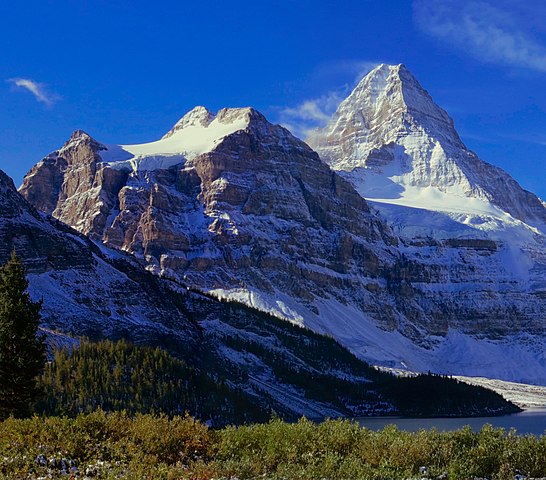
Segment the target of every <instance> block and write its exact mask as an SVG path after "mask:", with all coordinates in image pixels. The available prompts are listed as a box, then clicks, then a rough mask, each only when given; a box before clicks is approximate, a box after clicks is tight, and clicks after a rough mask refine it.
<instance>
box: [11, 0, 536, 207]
mask: <svg viewBox="0 0 546 480" xmlns="http://www.w3.org/2000/svg"><path fill="white" fill-rule="evenodd" d="M544 18H546V3H545V4H542V2H520V1H515V0H495V1H490V0H480V1H471V0H456V1H452V0H415V1H410V0H375V1H366V0H355V1H353V0H347V1H340V0H337V1H329V0H322V1H317V0H315V1H307V0H305V1H303V0H302V1H298V0H279V1H273V0H272V1H256V0H254V1H237V0H234V1H229V2H226V1H207V0H201V1H200V2H192V1H182V0H178V1H161V0H158V1H156V2H149V1H141V0H133V1H121V0H109V1H86V0H78V1H68V0H39V1H34V0H28V1H25V2H2V3H1V5H0V45H2V50H1V55H0V106H1V108H0V168H1V169H3V170H4V171H6V172H7V173H8V174H9V175H11V176H12V177H13V178H14V180H15V183H16V184H19V183H20V181H21V179H22V176H23V175H24V173H26V171H28V169H29V168H30V167H31V166H32V165H33V164H35V163H36V162H37V161H38V160H39V159H40V158H41V157H43V156H44V155H46V154H47V153H49V152H50V151H53V150H55V149H57V148H59V147H60V146H61V145H62V144H63V143H64V141H65V140H66V139H67V138H68V137H69V136H70V133H71V132H72V131H73V130H75V129H77V128H81V129H84V130H86V131H87V132H88V133H90V134H91V135H92V136H93V137H95V138H96V139H97V140H99V141H102V142H105V143H141V142H144V141H150V140H155V139H157V138H159V137H160V136H161V135H163V134H164V133H165V132H166V131H167V130H168V129H169V128H170V127H171V126H172V124H174V123H175V122H176V120H177V119H178V118H180V117H181V116H182V115H183V114H184V113H185V112H186V111H188V110H189V109H191V108H193V107H194V106H195V105H205V106H207V107H208V108H209V109H211V110H217V109H219V108H222V107H232V106H247V105H252V106H254V107H255V108H257V109H258V110H260V111H262V112H263V113H264V114H265V115H266V116H267V117H268V118H269V119H270V120H271V121H273V122H283V123H285V124H290V125H292V126H293V128H294V130H296V131H297V132H299V133H300V132H303V131H305V130H306V129H307V128H309V127H311V126H314V125H318V124H320V123H321V122H323V121H324V119H325V118H326V116H327V114H329V113H331V111H332V110H333V109H334V108H335V105H336V102H337V101H338V100H340V99H341V98H343V96H344V95H346V94H347V93H348V91H349V90H350V88H351V87H353V86H354V85H355V83H356V82H357V80H358V78H359V76H361V75H363V74H364V73H366V71H367V70H369V69H370V67H371V66H372V65H374V64H377V63H382V62H384V63H405V64H406V65H407V67H408V68H409V69H410V70H411V71H412V72H413V73H414V75H415V76H416V77H417V78H418V80H419V81H420V82H421V84H422V85H423V86H424V87H425V88H426V89H427V90H428V91H429V92H430V94H431V95H432V97H433V98H434V99H435V100H436V102H437V103H438V104H440V105H441V106H442V107H443V108H445V109H446V110H447V111H448V112H449V113H450V115H451V116H452V117H453V118H454V120H455V125H456V127H457V129H458V131H459V133H460V135H461V137H462V139H463V141H464V142H465V143H466V144H467V145H468V146H469V147H470V148H471V149H472V150H474V151H475V152H476V153H478V155H479V156H480V157H481V158H483V159H484V160H486V161H488V162H490V163H493V164H495V165H498V166H500V167H502V168H504V169H505V170H507V171H508V172H509V173H510V174H512V175H513V176H514V177H515V178H516V179H517V180H518V181H519V182H520V183H521V184H522V185H523V186H524V188H527V189H528V190H531V191H534V192H535V193H537V194H539V195H540V196H541V197H542V198H543V199H546V88H544V85H545V84H546V23H544V22H543V21H542V20H543V19H544Z"/></svg>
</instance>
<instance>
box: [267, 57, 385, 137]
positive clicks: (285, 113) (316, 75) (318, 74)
mask: <svg viewBox="0 0 546 480" xmlns="http://www.w3.org/2000/svg"><path fill="white" fill-rule="evenodd" d="M380 63H382V62H371V61H367V60H354V59H353V60H346V59H345V60H335V61H330V62H326V63H323V64H321V65H319V66H318V67H317V68H316V69H315V71H314V72H313V74H312V77H313V83H314V84H315V85H316V84H319V85H330V87H329V88H328V87H327V88H326V90H327V93H325V94H323V95H320V96H318V97H315V98H308V99H304V100H302V101H301V102H300V103H298V104H297V105H296V106H291V107H283V108H280V109H279V108H277V109H276V110H277V111H278V122H279V123H280V124H281V125H283V126H284V127H286V128H288V129H289V130H290V131H291V132H292V133H293V134H294V135H296V136H297V137H299V138H308V137H309V136H310V135H312V133H313V132H314V131H315V130H316V129H317V128H320V127H323V126H325V125H326V123H328V120H329V119H330V117H331V116H332V114H333V113H334V112H335V111H336V109H337V107H338V106H339V104H340V103H341V101H342V100H343V99H344V98H346V97H347V95H348V94H349V93H350V91H351V90H352V89H353V88H354V86H355V85H356V84H357V83H358V82H360V80H362V78H363V77H364V76H365V75H366V74H368V73H369V72H370V71H371V70H373V69H374V68H375V67H377V65H379V64H380ZM331 85H336V87H333V88H332V87H331Z"/></svg>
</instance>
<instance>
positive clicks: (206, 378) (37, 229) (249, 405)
mask: <svg viewBox="0 0 546 480" xmlns="http://www.w3.org/2000/svg"><path fill="white" fill-rule="evenodd" d="M79 135H80V136H81V135H82V134H79ZM88 142H89V138H88V137H84V139H83V143H84V144H86V145H88V144H89V143H88ZM107 175H109V174H106V175H104V176H101V178H105V177H106V176H107ZM0 194H1V195H0V246H1V247H0V262H5V261H6V260H7V259H8V258H9V256H10V254H11V251H12V250H13V248H15V249H16V251H17V254H18V255H19V257H20V258H22V260H23V262H24V265H25V267H26V269H27V271H28V277H29V292H30V293H31V295H32V296H33V297H34V298H36V299H40V298H42V299H43V325H42V327H43V330H44V331H45V332H46V333H47V335H48V337H49V340H50V343H53V344H61V345H62V344H69V345H70V346H71V347H75V346H77V344H78V341H77V338H76V337H78V336H80V335H84V336H88V337H91V338H93V339H96V340H98V339H102V338H113V339H118V338H124V339H130V340H132V341H133V342H136V343H138V344H141V345H154V346H155V345H157V346H161V347H162V348H164V349H167V350H168V351H169V352H171V353H172V354H174V355H175V356H177V357H178V358H182V359H183V360H185V362H186V364H187V365H188V368H187V369H186V371H187V378H182V379H180V378H178V379H177V382H178V383H177V385H182V386H183V388H182V390H183V391H186V392H189V393H188V395H185V396H184V398H182V399H181V400H180V401H181V402H184V401H189V403H183V404H181V405H178V407H177V408H178V410H180V409H189V410H190V413H192V414H193V415H197V416H198V417H199V418H202V419H204V420H207V421H209V422H211V423H212V424H213V425H224V424H227V423H241V422H249V421H258V420H262V421H263V420H267V419H268V418H269V416H270V414H271V412H272V411H275V412H277V414H278V415H280V416H281V417H282V418H286V419H292V420H294V419H296V418H298V417H300V416H301V415H305V416H307V417H309V418H316V419H320V418H324V417H326V416H330V417H332V416H340V415H349V416H355V415H368V414H385V413H391V414H392V413H410V412H411V413H412V414H421V415H445V414H448V415H474V414H484V413H490V414H491V413H493V414H498V413H503V412H504V413H506V412H513V411H516V410H517V407H515V406H514V405H513V404H510V403H509V402H506V401H505V400H504V399H502V398H501V397H500V396H498V395H497V394H494V393H492V392H487V391H485V390H483V389H479V388H475V387H470V386H468V385H464V384H460V383H458V382H456V381H454V380H452V381H448V380H444V379H442V378H439V377H431V378H427V379H424V380H423V381H426V382H430V384H431V385H434V389H435V391H437V392H438V395H439V396H437V397H434V398H435V400H434V401H433V402H432V401H430V400H427V399H424V398H422V397H420V396H419V394H418V392H415V393H414V394H413V395H412V397H411V399H409V400H410V401H408V398H405V396H404V394H403V393H401V390H405V389H408V388H409V389H413V390H416V389H418V386H419V385H420V383H418V381H416V382H415V384H414V385H413V387H412V385H407V384H406V382H403V381H399V380H397V379H396V378H395V377H391V376H390V375H388V374H386V373H383V372H379V371H377V370H374V369H372V368H370V367H369V366H368V365H367V364H366V363H364V362H362V361H361V360H359V359H357V358H356V357H355V356H354V355H352V354H351V353H350V352H349V351H347V350H346V349H344V348H343V347H342V346H340V345H339V344H338V343H337V342H336V341H335V340H334V339H332V338H329V337H325V336H321V335H318V334H316V333H314V332H312V331H310V330H308V329H303V328H299V327H296V326H294V325H292V324H291V323H289V322H285V321H283V320H280V319H278V318H276V317H272V316H270V315H268V314H266V313H262V312H258V311H256V310H255V309H253V308H250V307H247V306H245V305H243V304H240V303H238V302H232V301H220V300H218V299H216V298H214V297H212V296H207V295H203V294H200V293H198V292H193V291H189V290H188V289H187V288H185V287H184V286H182V285H180V284H179V283H176V282H173V281H171V280H168V279H165V278H163V279H162V278H159V277H158V276H156V275H153V274H152V273H150V272H147V271H146V270H145V269H144V265H143V264H141V263H140V261H138V260H137V259H135V257H134V256H132V255H129V254H126V253H123V252H121V251H119V250H112V249H110V248H108V247H105V246H103V245H100V246H97V245H96V244H94V243H93V242H91V241H90V240H89V239H88V238H87V237H85V236H84V235H82V234H80V233H78V232H76V231H75V230H73V229H72V228H70V227H68V226H67V225H65V224H63V223H61V222H60V221H58V220H55V219H54V218H52V217H49V216H47V215H45V214H43V213H40V212H38V211H37V210H36V209H35V208H34V207H32V206H31V205H30V204H29V203H28V202H27V201H26V200H25V199H24V198H23V197H22V196H21V195H20V194H19V193H18V192H17V191H16V189H15V186H14V185H13V182H12V181H11V179H9V178H8V177H7V176H6V175H5V174H4V173H3V172H0ZM84 343H85V342H84ZM109 351H110V353H112V352H111V350H109ZM142 352H144V350H143V351H142ZM95 360H96V359H93V358H88V359H87V360H86V361H88V362H90V364H93V362H94V361H95ZM173 361H174V360H173ZM101 365H102V366H101V368H106V369H108V368H113V366H112V365H109V364H108V363H106V364H105V363H104V362H103V363H102V364H101ZM64 367H65V368H66V367H67V365H64ZM80 367H81V365H80ZM123 367H124V368H126V369H130V365H125V366H123ZM164 367H165V365H164ZM120 368H121V367H120ZM79 373H80V374H81V373H82V372H81V370H80V371H79ZM63 378H64V377H63ZM130 378H131V379H132V377H130ZM80 380H81V379H80ZM96 380H97V379H95V381H96ZM132 380H134V379H132ZM77 385H79V386H77ZM324 385H328V388H327V389H325V388H323V387H324ZM87 387H89V388H88V389H87V390H86V388H87ZM118 387H119V385H118ZM63 388H66V391H70V392H72V394H74V391H76V390H75V388H79V389H81V391H79V393H78V395H79V396H78V397H77V399H78V400H77V401H78V402H79V405H80V406H81V405H85V407H86V408H93V407H96V405H97V403H96V402H97V401H99V403H100V404H102V405H106V406H107V403H106V404H105V403H104V401H106V400H104V401H101V400H100V399H101V398H102V399H106V397H107V396H108V392H113V395H114V396H115V395H118V394H119V395H121V397H120V398H122V397H123V395H122V392H121V390H120V391H119V392H118V391H117V390H116V386H112V385H110V386H107V387H106V388H104V389H103V390H101V389H100V388H98V386H97V384H95V385H94V386H88V385H87V384H85V381H84V383H83V384H82V383H80V384H78V383H77V381H76V380H73V383H71V384H64V383H63ZM120 388H121V387H120ZM84 390H85V391H86V392H95V395H96V396H95V397H90V398H86V397H85V395H84V396H82V395H83V393H82V392H83V391H84ZM97 392H99V393H97ZM454 392H455V394H456V396H457V401H456V402H453V395H454ZM182 393H183V392H182ZM52 394H53V393H52ZM97 398H98V399H99V400H97ZM116 398H118V397H116ZM188 399H189V400H188ZM191 399H193V400H191ZM205 399H206V400H205ZM118 400H119V399H118ZM155 400H156V399H155V398H154V399H150V398H146V399H144V401H145V402H152V403H154V401H155ZM190 400H191V401H190ZM49 401H50V402H53V403H55V402H56V401H59V399H55V398H54V397H50V398H49ZM106 402H107V401H106ZM130 405H132V407H133V408H134V407H135V405H137V406H138V399H134V398H133V399H132V400H131V402H130ZM128 406H129V404H128ZM64 407H66V406H64ZM64 407H63V404H62V400H61V404H60V406H59V408H60V409H61V410H62V411H64V410H63V408H64ZM67 408H68V407H67Z"/></svg>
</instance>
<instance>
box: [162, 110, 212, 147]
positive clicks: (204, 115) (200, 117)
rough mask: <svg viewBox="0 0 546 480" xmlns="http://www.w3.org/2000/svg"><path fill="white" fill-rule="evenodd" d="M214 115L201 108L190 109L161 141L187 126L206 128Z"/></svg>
mask: <svg viewBox="0 0 546 480" xmlns="http://www.w3.org/2000/svg"><path fill="white" fill-rule="evenodd" d="M214 117H215V115H214V114H213V113H211V112H210V111H209V110H207V108H205V107H202V106H197V107H194V108H193V109H191V110H190V111H189V112H188V113H186V114H185V115H184V116H183V117H182V118H181V119H180V120H178V122H176V123H175V125H174V126H173V128H171V129H170V130H169V131H168V132H167V133H166V134H165V135H164V136H163V137H162V138H161V140H165V139H166V138H169V137H172V136H173V135H174V134H175V133H176V132H178V131H179V130H182V129H184V128H186V127H189V126H201V127H205V128H206V127H207V126H208V125H209V124H210V122H211V121H212V120H213V119H214Z"/></svg>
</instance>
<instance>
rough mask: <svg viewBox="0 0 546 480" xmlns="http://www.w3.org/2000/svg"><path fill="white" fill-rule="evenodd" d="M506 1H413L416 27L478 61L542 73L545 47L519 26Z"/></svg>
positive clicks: (544, 65)
mask: <svg viewBox="0 0 546 480" xmlns="http://www.w3.org/2000/svg"><path fill="white" fill-rule="evenodd" d="M511 3H512V2H510V1H497V2H495V4H493V3H492V2H490V1H483V0H414V2H413V12H414V19H415V22H416V24H417V25H418V27H419V28H420V29H421V30H422V31H423V32H425V33H427V34H428V35H431V36H433V37H436V38H438V39H440V40H442V41H444V42H446V43H448V44H450V45H452V46H454V47H456V48H459V49H463V50H464V51H465V52H467V53H469V54H471V55H472V56H474V57H475V58H478V59H479V60H482V61H485V62H488V63H496V64H501V65H507V66H511V67H519V68H528V69H533V70H537V71H541V72H546V46H545V45H543V44H542V43H541V42H540V41H539V40H538V39H537V38H534V37H533V36H531V35H530V34H529V33H528V31H526V29H525V28H524V26H523V25H522V22H521V21H520V22H518V20H521V15H516V12H517V10H516V9H515V5H516V4H514V9H512V8H511Z"/></svg>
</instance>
